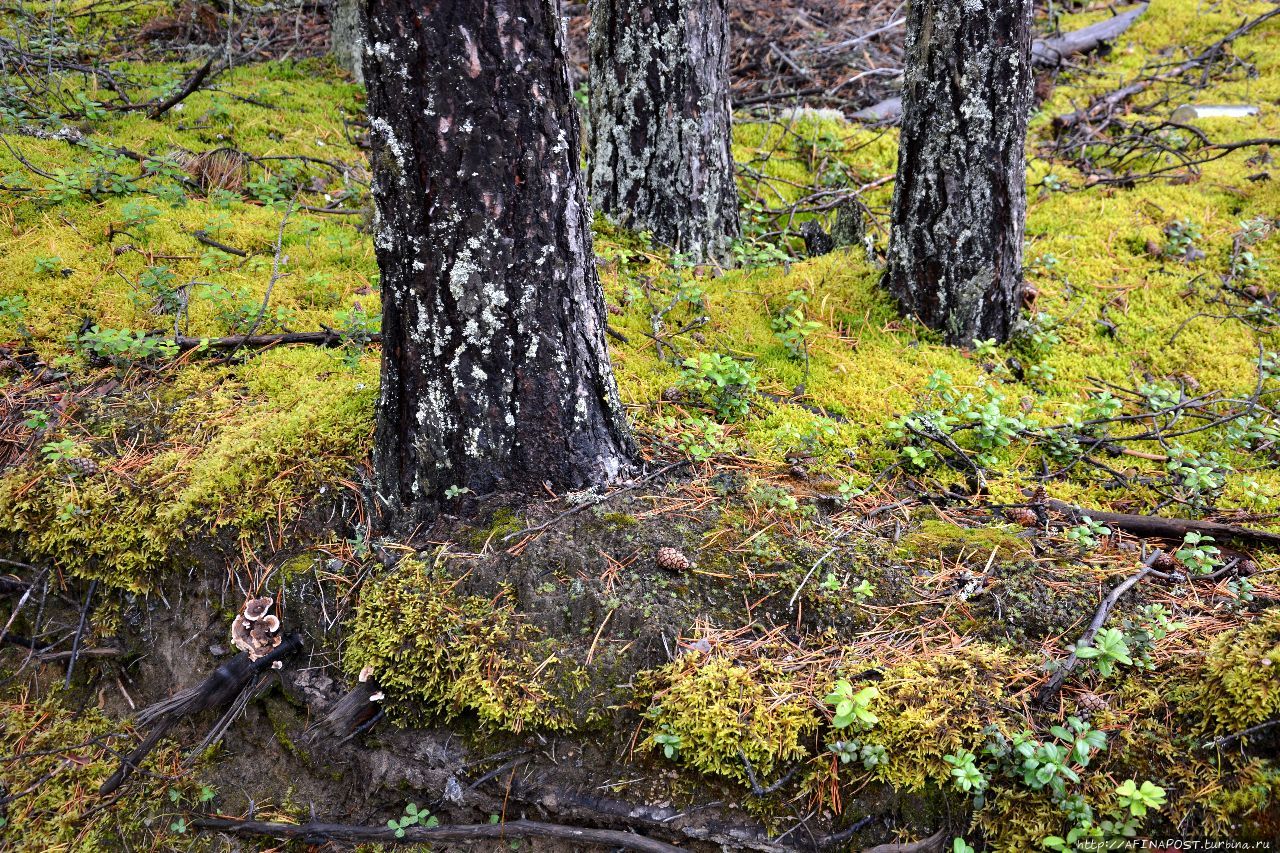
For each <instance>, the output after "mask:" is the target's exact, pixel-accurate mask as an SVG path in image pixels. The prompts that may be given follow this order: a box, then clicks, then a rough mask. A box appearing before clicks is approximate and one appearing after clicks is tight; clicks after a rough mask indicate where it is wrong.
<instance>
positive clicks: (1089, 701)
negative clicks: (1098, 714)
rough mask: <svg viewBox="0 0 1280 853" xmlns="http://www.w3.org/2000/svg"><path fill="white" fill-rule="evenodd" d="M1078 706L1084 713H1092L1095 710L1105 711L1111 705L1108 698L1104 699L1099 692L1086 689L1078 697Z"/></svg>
mask: <svg viewBox="0 0 1280 853" xmlns="http://www.w3.org/2000/svg"><path fill="white" fill-rule="evenodd" d="M1076 707H1077V708H1079V709H1080V711H1081V712H1082V713H1085V714H1092V713H1094V712H1095V711H1105V710H1107V708H1108V707H1110V706H1108V705H1107V700H1106V699H1103V698H1102V697H1101V696H1099V695H1098V694H1097V693H1091V692H1089V691H1087V690H1086V691H1085V692H1084V693H1081V694H1080V695H1079V696H1078V697H1076Z"/></svg>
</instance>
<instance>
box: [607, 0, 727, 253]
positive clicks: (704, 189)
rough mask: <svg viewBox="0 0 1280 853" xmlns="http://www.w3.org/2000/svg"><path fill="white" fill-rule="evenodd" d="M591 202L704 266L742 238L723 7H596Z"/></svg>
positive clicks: (668, 0) (677, 1)
mask: <svg viewBox="0 0 1280 853" xmlns="http://www.w3.org/2000/svg"><path fill="white" fill-rule="evenodd" d="M589 46H590V53H591V140H590V142H591V197H592V200H593V201H594V203H595V206H596V209H598V210H600V211H601V212H602V213H604V214H605V215H606V216H607V217H609V219H611V220H613V221H614V222H617V223H618V224H620V225H623V226H625V227H627V228H633V229H636V230H647V231H650V232H652V233H653V236H654V238H655V239H656V240H658V241H659V242H660V243H663V244H665V245H668V246H672V247H674V248H676V249H678V250H679V251H681V252H683V253H684V254H686V255H688V256H690V257H691V258H693V259H694V260H696V261H703V260H707V259H708V258H712V257H720V256H723V255H725V254H726V253H727V251H728V248H729V245H730V243H731V242H732V241H733V238H735V237H737V235H738V229H739V226H738V190H737V186H736V184H735V183H734V179H733V155H732V153H731V151H730V148H729V145H730V139H729V128H730V120H731V114H732V107H731V104H730V99H729V49H728V48H729V21H728V16H727V14H726V12H725V0H591V31H590V36H589Z"/></svg>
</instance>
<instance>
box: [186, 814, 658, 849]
mask: <svg viewBox="0 0 1280 853" xmlns="http://www.w3.org/2000/svg"><path fill="white" fill-rule="evenodd" d="M191 826H193V827H195V828H196V829H208V830H216V831H218V832H227V833H231V834H233V835H266V836H270V837H272V838H280V839H302V840H304V841H306V842H309V843H313V844H316V843H320V842H322V841H359V842H376V843H379V844H429V843H431V842H435V841H477V840H479V839H484V838H498V839H507V838H555V839H559V840H561V841H570V842H576V843H579V844H591V845H596V846H600V847H609V848H613V849H619V848H621V849H624V850H635V851H638V853H681V848H679V847H676V846H674V845H672V844H667V843H666V842H665V841H656V840H654V839H652V838H647V837H645V836H643V835H638V834H636V833H634V832H622V831H620V830H616V829H586V828H584V827H577V826H565V825H563V824H558V823H543V822H541V821H535V820H513V821H508V822H507V823H479V824H464V825H457V826H434V827H429V828H428V827H421V826H414V827H407V828H405V829H403V830H400V832H401V834H400V835H397V830H394V829H390V828H388V827H379V826H357V825H353V824H344V823H315V822H312V823H304V824H291V823H267V822H265V821H257V820H229V819H226V818H198V819H196V820H193V821H192V822H191Z"/></svg>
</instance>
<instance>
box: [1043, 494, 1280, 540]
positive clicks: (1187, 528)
mask: <svg viewBox="0 0 1280 853" xmlns="http://www.w3.org/2000/svg"><path fill="white" fill-rule="evenodd" d="M1044 504H1045V506H1047V507H1048V508H1049V509H1052V510H1053V511H1055V512H1059V513H1062V514H1063V515H1065V516H1068V517H1070V518H1072V519H1079V518H1081V517H1082V516H1086V515H1087V516H1089V518H1091V519H1093V520H1094V521H1100V522H1102V523H1103V524H1106V525H1114V526H1115V527H1119V528H1120V529H1121V530H1124V531H1126V532H1128V533H1132V534H1133V535H1134V536H1142V537H1149V538H1152V539H1169V540H1172V541H1175V542H1181V541H1182V540H1183V538H1185V537H1186V535H1187V534H1188V533H1201V534H1204V535H1207V536H1212V537H1213V538H1214V539H1218V540H1224V539H1229V540H1234V541H1236V542H1247V543H1250V544H1254V545H1280V533H1270V532H1268V531H1266V530H1254V529H1252V528H1249V527H1241V526H1239V525H1237V524H1223V523H1222V522H1218V521H1195V520H1193V519H1190V518H1164V517H1162V516H1158V515H1132V514H1130V513H1127V512H1107V511H1106V510H1100V509H1084V508H1082V507H1078V506H1073V505H1072V504H1069V503H1063V502H1062V501H1055V500H1047V501H1045V502H1044Z"/></svg>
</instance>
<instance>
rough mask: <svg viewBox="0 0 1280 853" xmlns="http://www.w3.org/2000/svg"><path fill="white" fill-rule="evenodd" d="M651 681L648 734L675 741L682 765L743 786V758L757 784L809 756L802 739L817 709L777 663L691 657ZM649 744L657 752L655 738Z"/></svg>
mask: <svg viewBox="0 0 1280 853" xmlns="http://www.w3.org/2000/svg"><path fill="white" fill-rule="evenodd" d="M654 678H655V681H656V687H657V689H656V691H655V692H654V694H653V700H652V701H653V704H652V705H651V707H650V711H649V716H650V718H651V719H652V720H653V733H658V734H662V733H666V734H670V735H675V736H676V737H678V738H679V750H678V759H679V761H680V762H681V763H682V764H685V765H687V766H689V767H693V768H695V769H697V770H700V771H701V772H703V773H713V774H716V775H720V776H725V777H727V778H730V779H735V780H737V781H739V782H744V783H745V782H747V781H748V778H749V777H748V775H747V770H746V765H744V764H743V762H742V758H741V755H746V756H747V759H748V760H749V761H750V762H751V765H752V768H753V769H754V771H755V773H756V775H757V777H758V778H759V777H762V776H765V775H768V774H769V773H770V772H772V771H773V769H774V768H775V767H776V766H777V765H778V764H779V763H781V762H785V761H789V760H792V759H796V758H803V757H804V756H806V755H808V754H809V745H808V744H807V743H806V739H807V737H808V736H809V735H811V734H812V733H813V732H815V731H817V729H818V725H819V721H820V719H819V716H818V714H817V712H816V705H815V703H814V701H813V699H812V698H811V697H810V696H809V695H807V694H806V693H804V692H801V691H800V690H799V689H798V688H797V683H796V681H795V676H794V673H791V674H789V673H787V672H786V671H785V670H784V669H783V668H782V667H780V666H779V665H778V664H776V663H774V662H771V661H767V660H764V661H758V662H756V663H755V664H753V665H752V666H750V667H748V666H744V665H740V664H737V663H735V662H734V661H732V660H730V659H728V658H726V657H724V656H721V655H712V656H711V657H709V658H708V657H704V656H703V655H700V654H688V655H685V656H684V657H682V658H680V659H679V660H677V661H674V662H673V663H670V664H668V665H667V666H665V667H662V668H661V669H660V670H658V671H657V673H655V674H654ZM646 745H647V746H649V747H651V748H655V749H659V750H661V744H659V743H657V742H654V741H653V740H652V738H650V740H649V741H648V743H647V744H646Z"/></svg>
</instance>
